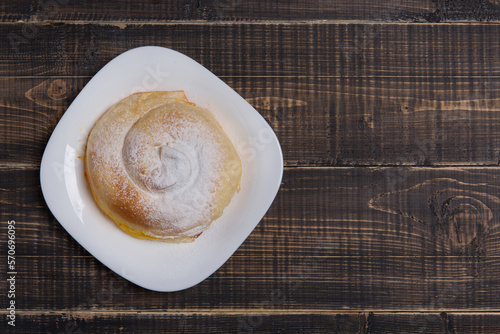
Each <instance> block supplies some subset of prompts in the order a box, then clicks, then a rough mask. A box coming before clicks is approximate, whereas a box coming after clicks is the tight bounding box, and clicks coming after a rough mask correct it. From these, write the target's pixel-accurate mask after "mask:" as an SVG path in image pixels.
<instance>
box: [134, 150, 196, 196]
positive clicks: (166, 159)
mask: <svg viewBox="0 0 500 334" xmlns="http://www.w3.org/2000/svg"><path fill="white" fill-rule="evenodd" d="M157 154H158V162H157V164H156V166H155V167H153V168H152V170H151V171H146V173H144V174H143V180H144V183H145V185H146V187H147V188H148V189H150V190H154V191H158V192H164V191H166V190H174V189H184V188H186V187H189V186H190V185H191V184H192V183H193V181H194V180H195V179H196V177H197V176H198V172H199V166H198V159H197V157H196V152H195V151H194V150H193V148H191V147H190V146H189V145H186V144H184V143H179V142H177V143H175V142H174V143H169V144H166V145H162V146H157ZM148 172H149V173H148Z"/></svg>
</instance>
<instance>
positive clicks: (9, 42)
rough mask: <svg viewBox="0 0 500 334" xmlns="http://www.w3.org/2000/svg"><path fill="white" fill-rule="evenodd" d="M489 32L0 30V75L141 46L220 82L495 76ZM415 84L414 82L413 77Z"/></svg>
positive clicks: (203, 27)
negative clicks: (195, 65) (198, 67)
mask: <svg viewBox="0 0 500 334" xmlns="http://www.w3.org/2000/svg"><path fill="white" fill-rule="evenodd" d="M498 36H500V25H494V24H464V25H442V24H416V25H415V24H355V23H352V24H330V23H309V22H303V23H297V24H291V23H278V24H277V23H237V24H225V23H219V24H217V23H214V24H175V23H172V24H128V25H125V26H114V25H97V24H19V23H4V24H0V47H1V48H0V56H1V59H2V62H1V63H0V75H1V76H40V75H43V76H47V75H51V76H58V75H68V76H92V75H94V74H95V73H96V72H97V71H98V70H99V69H101V68H102V67H103V66H104V65H105V64H106V63H107V62H108V61H110V60H111V59H112V58H114V57H115V56H117V55H118V54H120V53H122V52H124V51H126V50H128V49H131V48H134V47H139V46H143V45H158V46H164V47H169V48H173V49H175V50H177V51H180V52H182V53H184V54H186V55H188V56H190V57H192V58H194V59H195V60H197V61H198V62H200V63H201V64H203V65H204V66H205V67H207V68H208V69H209V70H211V71H212V72H214V73H215V74H216V75H218V76H222V77H228V76H246V77H248V76H283V77H284V76H307V77H311V76H323V77H324V76H328V77H350V78H351V77H356V78H359V77H362V78H367V77H370V78H371V77H381V76H390V77H418V78H421V77H424V78H445V79H447V80H449V81H450V82H453V80H454V79H455V78H457V77H464V78H476V77H488V78H490V77H494V76H495V77H498V76H500V59H499V57H498V54H500V38H498ZM415 80H418V79H415Z"/></svg>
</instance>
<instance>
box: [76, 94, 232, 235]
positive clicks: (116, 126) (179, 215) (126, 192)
mask: <svg viewBox="0 0 500 334" xmlns="http://www.w3.org/2000/svg"><path fill="white" fill-rule="evenodd" d="M85 173H86V177H87V180H88V183H89V185H90V189H91V191H92V194H93V196H94V198H95V200H96V201H97V203H98V204H99V206H100V207H101V209H102V210H103V211H104V212H105V213H106V214H107V215H108V216H110V217H111V218H112V219H113V220H114V221H115V222H116V223H117V224H118V225H119V226H120V227H121V228H122V229H123V230H125V231H126V232H128V233H130V234H132V235H134V236H136V237H139V238H148V239H162V240H171V241H192V240H194V239H195V238H196V237H197V236H198V235H200V234H201V233H202V232H203V231H204V230H205V229H207V228H208V226H209V225H210V224H211V223H212V222H213V221H214V220H215V219H217V218H218V217H220V216H221V215H222V212H223V210H224V208H225V207H226V206H227V205H228V204H229V202H230V201H231V198H232V197H233V195H234V193H235V192H236V191H237V190H238V188H239V183H240V178H241V161H240V158H239V156H238V154H237V152H236V150H235V148H234V146H233V144H232V143H231V141H230V140H229V138H228V137H227V135H226V134H225V133H224V131H223V129H222V128H221V126H220V125H219V124H218V123H217V121H216V120H215V118H214V117H213V115H212V114H211V113H210V112H209V111H208V110H206V109H203V108H200V107H197V106H195V105H194V104H192V103H189V102H188V101H187V99H186V97H185V95H184V92H182V91H177V92H149V93H138V94H134V95H131V96H129V97H127V98H125V99H124V100H122V101H120V102H118V103H117V104H115V105H114V106H112V107H111V108H110V109H109V110H108V111H107V112H106V113H105V114H104V115H103V116H102V117H101V118H100V119H99V120H98V121H97V123H96V124H95V125H94V127H93V129H92V131H91V132H90V135H89V138H88V142H87V148H86V155H85Z"/></svg>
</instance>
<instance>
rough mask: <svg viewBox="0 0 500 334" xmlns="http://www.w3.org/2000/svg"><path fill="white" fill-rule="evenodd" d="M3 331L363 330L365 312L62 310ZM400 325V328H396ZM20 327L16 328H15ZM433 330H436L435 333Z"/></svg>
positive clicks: (21, 320)
mask: <svg viewBox="0 0 500 334" xmlns="http://www.w3.org/2000/svg"><path fill="white" fill-rule="evenodd" d="M19 323H22V324H23V325H22V326H21V328H20V330H16V331H10V330H9V328H6V327H5V326H3V328H2V325H3V324H0V330H4V331H2V332H3V333H11V332H12V333H14V332H15V333H34V332H36V333H47V334H55V333H95V332H96V331H97V332H100V333H118V332H119V333H133V334H135V333H150V334H153V333H185V334H188V333H196V334H199V333H214V334H217V333H220V334H226V333H238V334H240V333H242V334H243V333H283V334H285V333H328V334H334V333H364V332H365V328H364V326H365V323H366V316H365V315H364V314H335V313H327V314H310V315H309V314H266V313H261V312H255V313H240V314H211V313H208V314H207V313H204V314H197V313H191V314H175V313H160V312H157V313H140V314H136V313H102V314H99V313H95V312H80V313H73V312H71V313H69V312H68V313H63V314H51V313H45V314H32V313H30V314H29V315H21V316H20V318H19ZM396 328H397V327H396ZM16 329H17V328H16ZM433 333H434V332H433Z"/></svg>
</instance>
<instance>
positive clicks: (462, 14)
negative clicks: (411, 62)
mask: <svg viewBox="0 0 500 334" xmlns="http://www.w3.org/2000/svg"><path fill="white" fill-rule="evenodd" d="M192 20H204V21H262V20H268V21H269V20H288V21H299V20H366V21H384V22H387V21H393V22H394V21H396V22H402V21H406V22H455V21H461V22H463V21H469V22H475V21H489V22H492V21H499V20H500V5H499V4H498V2H497V1H494V0H493V1H482V0H474V1H471V0H459V1H432V0H407V1H403V0H390V1H384V2H380V1H374V0H358V1H348V0H341V1H324V0H315V1H304V0H291V1H286V0H275V1H272V2H268V1H265V2H262V1H257V0H246V1H243V0H200V1H195V0H184V1H168V2H164V1H157V0H152V1H146V0H140V1H130V0H122V1H113V2H110V3H106V5H102V3H101V2H99V1H97V0H92V1H85V2H82V1H70V0H43V1H34V0H20V1H16V2H3V3H1V4H0V21H2V22H17V21H24V22H44V21H45V22H47V21H84V22H109V21H112V22H123V23H127V22H168V21H192Z"/></svg>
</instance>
